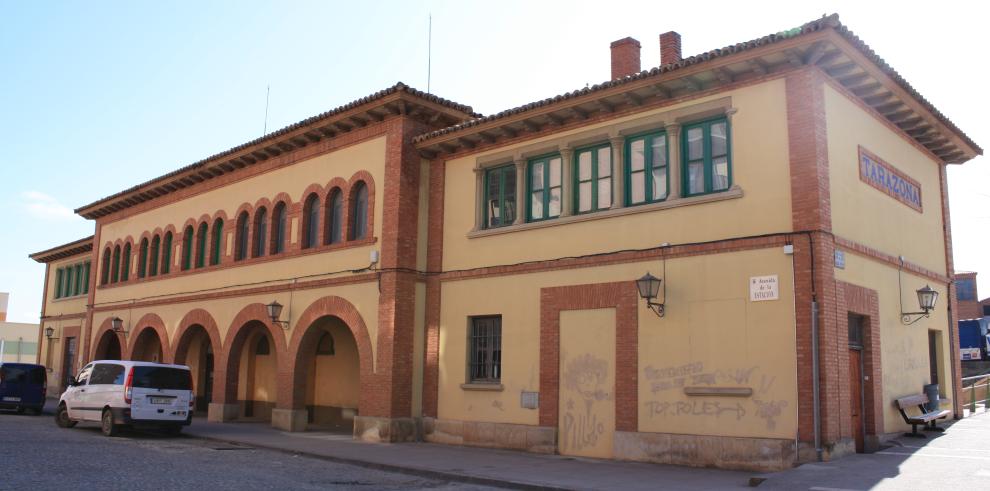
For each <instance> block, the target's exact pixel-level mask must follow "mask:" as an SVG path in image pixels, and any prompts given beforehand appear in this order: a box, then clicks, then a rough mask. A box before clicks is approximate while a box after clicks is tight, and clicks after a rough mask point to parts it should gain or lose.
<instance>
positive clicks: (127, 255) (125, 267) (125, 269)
mask: <svg viewBox="0 0 990 491" xmlns="http://www.w3.org/2000/svg"><path fill="white" fill-rule="evenodd" d="M120 263H121V264H120V281H127V278H129V277H130V275H131V243H130V242H128V243H126V244H124V255H123V257H121V258H120Z"/></svg>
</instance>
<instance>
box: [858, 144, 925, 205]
mask: <svg viewBox="0 0 990 491" xmlns="http://www.w3.org/2000/svg"><path fill="white" fill-rule="evenodd" d="M859 179H860V180H861V181H863V182H865V183H867V184H869V185H870V186H873V187H874V188H876V189H878V190H880V191H881V192H883V193H885V194H887V195H889V196H890V197H892V198H894V199H896V200H897V201H900V202H901V203H904V204H905V205H908V206H910V207H911V208H914V209H915V210H917V211H921V184H919V183H918V181H915V180H914V179H911V178H910V177H908V176H907V175H906V174H904V173H902V172H901V171H899V170H897V169H895V168H894V166H892V165H890V164H888V163H887V162H884V161H883V159H881V158H880V157H877V156H876V155H874V154H872V153H870V152H869V151H868V150H866V149H865V148H863V147H859Z"/></svg>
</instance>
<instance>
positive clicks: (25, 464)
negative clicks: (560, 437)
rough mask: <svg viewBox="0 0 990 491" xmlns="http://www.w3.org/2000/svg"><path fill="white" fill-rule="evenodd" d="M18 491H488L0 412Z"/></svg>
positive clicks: (5, 486)
mask: <svg viewBox="0 0 990 491" xmlns="http://www.w3.org/2000/svg"><path fill="white" fill-rule="evenodd" d="M193 424H195V423H193ZM22 489H32V490H44V489H128V490H139V489H154V490H162V489H177V490H178V489H183V490H196V491H205V490H209V491H214V490H221V489H237V490H249V489H355V490H358V489H359V490H372V489H374V490H379V489H382V490H400V489H401V490H406V489H433V490H441V491H447V490H488V489H492V488H486V487H483V486H473V485H467V484H463V483H452V482H444V481H439V480H434V479H427V478H422V477H418V476H412V475H406V474H399V473H392V472H385V471H380V470H376V469H368V468H364V467H358V466H352V465H346V464H339V463H335V462H328V461H324V460H319V459H314V458H309V457H303V456H296V455H290V454H286V453H281V452H275V451H270V450H264V449H254V448H250V447H243V446H235V445H228V444H223V443H217V442H210V441H207V440H199V439H195V438H189V437H184V436H179V437H170V436H166V435H164V434H158V433H155V432H150V431H149V432H133V431H132V432H123V433H122V435H121V436H120V437H115V438H107V437H104V436H103V435H102V434H101V433H100V431H99V427H98V425H97V424H96V423H80V424H79V425H78V426H76V427H75V428H72V429H63V428H59V427H57V426H55V420H54V417H53V416H52V414H51V412H50V411H49V412H46V413H45V414H43V415H41V416H30V415H18V414H15V413H14V412H7V411H0V490H22Z"/></svg>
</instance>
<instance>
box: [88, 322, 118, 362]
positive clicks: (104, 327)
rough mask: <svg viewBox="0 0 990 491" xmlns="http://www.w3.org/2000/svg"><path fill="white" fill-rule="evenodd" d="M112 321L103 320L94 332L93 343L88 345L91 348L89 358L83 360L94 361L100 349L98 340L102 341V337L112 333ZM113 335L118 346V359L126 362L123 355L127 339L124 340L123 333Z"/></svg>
mask: <svg viewBox="0 0 990 491" xmlns="http://www.w3.org/2000/svg"><path fill="white" fill-rule="evenodd" d="M112 321H113V317H107V318H106V319H103V322H102V323H100V328H99V329H97V330H96V334H95V335H94V337H93V342H92V344H91V345H90V346H93V352H92V353H89V356H87V357H86V358H85V359H88V360H95V359H96V350H98V349H99V348H100V340H102V339H103V335H104V334H106V333H107V332H113V326H112V325H111V322H112ZM114 334H116V335H117V336H116V337H117V343H118V344H119V345H120V358H121V359H122V360H126V359H127V358H125V357H124V355H125V351H126V349H127V339H125V338H124V334H123V333H119V332H117V333H114Z"/></svg>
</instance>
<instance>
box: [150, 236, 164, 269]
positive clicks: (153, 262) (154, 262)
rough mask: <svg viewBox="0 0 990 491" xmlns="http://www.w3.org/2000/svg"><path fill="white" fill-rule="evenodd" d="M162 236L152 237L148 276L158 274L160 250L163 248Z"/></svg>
mask: <svg viewBox="0 0 990 491" xmlns="http://www.w3.org/2000/svg"><path fill="white" fill-rule="evenodd" d="M161 245H162V238H161V237H159V236H157V235H156V236H155V238H153V239H151V257H149V258H148V276H155V275H157V274H158V252H159V250H160V249H161Z"/></svg>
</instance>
